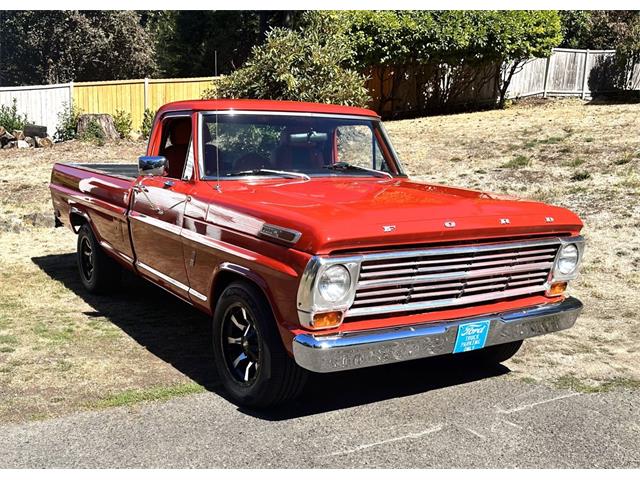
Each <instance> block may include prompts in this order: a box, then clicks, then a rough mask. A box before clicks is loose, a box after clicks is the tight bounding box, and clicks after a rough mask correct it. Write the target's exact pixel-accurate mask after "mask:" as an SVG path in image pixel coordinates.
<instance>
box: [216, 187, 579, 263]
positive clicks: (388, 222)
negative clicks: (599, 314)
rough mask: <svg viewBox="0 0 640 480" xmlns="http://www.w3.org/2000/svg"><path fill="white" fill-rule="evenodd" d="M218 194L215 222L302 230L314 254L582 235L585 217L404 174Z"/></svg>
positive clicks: (303, 243)
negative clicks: (531, 237) (559, 235)
mask: <svg viewBox="0 0 640 480" xmlns="http://www.w3.org/2000/svg"><path fill="white" fill-rule="evenodd" d="M208 190H209V192H213V190H212V189H208ZM213 195H214V197H211V200H212V204H211V206H210V208H209V211H208V214H207V220H208V221H209V222H212V223H215V224H219V225H223V226H225V227H228V228H233V229H235V230H239V231H243V232H245V233H253V234H255V233H256V231H255V227H256V225H262V223H269V224H273V225H278V226H280V227H286V228H289V229H293V230H297V231H299V232H301V233H302V235H301V237H300V239H299V240H298V242H297V243H296V244H295V246H294V248H296V249H299V250H303V251H306V252H309V253H314V254H323V253H330V252H334V251H338V250H359V249H367V248H378V247H386V246H394V245H410V244H424V243H431V242H443V241H459V240H478V239H488V238H492V237H494V238H495V237H508V236H526V235H542V234H556V233H567V232H571V233H572V234H577V233H578V232H579V231H580V229H581V228H582V222H581V221H580V219H579V218H578V217H577V216H576V215H575V214H574V213H572V212H570V211H569V210H567V209H565V208H561V207H555V206H551V205H547V204H544V203H540V202H531V201H524V200H519V199H517V198H512V197H507V196H503V195H494V194H489V193H484V192H479V191H474V190H466V189H461V188H451V187H445V186H441V185H432V184H425V183H418V182H414V181H410V180H407V179H398V178H395V179H378V178H369V177H367V178H359V177H322V178H313V179H311V180H309V181H297V180H290V179H287V180H282V179H277V180H276V179H268V180H256V181H253V182H239V181H227V182H224V183H223V184H222V191H221V193H217V192H216V193H213ZM247 229H249V230H251V231H248V230H247Z"/></svg>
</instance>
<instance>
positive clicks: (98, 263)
mask: <svg viewBox="0 0 640 480" xmlns="http://www.w3.org/2000/svg"><path fill="white" fill-rule="evenodd" d="M77 264H78V273H79V274H80V281H81V282H82V285H83V286H84V288H86V289H87V290H88V291H89V292H91V293H105V292H110V291H113V290H114V289H115V288H117V286H118V285H119V284H120V281H121V278H122V269H121V268H120V266H119V265H118V264H117V263H116V262H115V260H113V259H112V258H111V257H109V256H108V255H107V254H106V253H105V252H104V250H103V249H102V247H101V246H100V244H99V243H98V240H97V239H96V237H95V235H94V234H93V231H92V230H91V227H90V226H89V224H87V223H85V224H84V225H82V226H81V227H80V230H79V231H78V248H77Z"/></svg>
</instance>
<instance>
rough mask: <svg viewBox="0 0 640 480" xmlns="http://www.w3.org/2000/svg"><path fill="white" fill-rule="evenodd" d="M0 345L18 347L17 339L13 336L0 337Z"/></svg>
mask: <svg viewBox="0 0 640 480" xmlns="http://www.w3.org/2000/svg"><path fill="white" fill-rule="evenodd" d="M0 344H2V345H18V338H17V337H16V336H15V335H0Z"/></svg>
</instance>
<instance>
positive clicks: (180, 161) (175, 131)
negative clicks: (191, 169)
mask: <svg viewBox="0 0 640 480" xmlns="http://www.w3.org/2000/svg"><path fill="white" fill-rule="evenodd" d="M168 128H169V140H170V142H171V145H169V146H168V147H166V148H165V149H164V150H163V152H162V155H164V156H165V158H166V159H167V162H168V163H169V168H168V172H169V173H168V176H169V177H171V178H182V172H183V170H184V164H185V162H186V160H187V150H188V149H189V141H190V140H191V118H178V119H176V120H172V121H171V123H170V124H169V125H168Z"/></svg>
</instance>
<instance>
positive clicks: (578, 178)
mask: <svg viewBox="0 0 640 480" xmlns="http://www.w3.org/2000/svg"><path fill="white" fill-rule="evenodd" d="M590 178H591V174H590V173H589V172H586V171H581V172H574V174H573V175H571V180H573V181H574V182H582V181H583V180H588V179H590Z"/></svg>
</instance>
